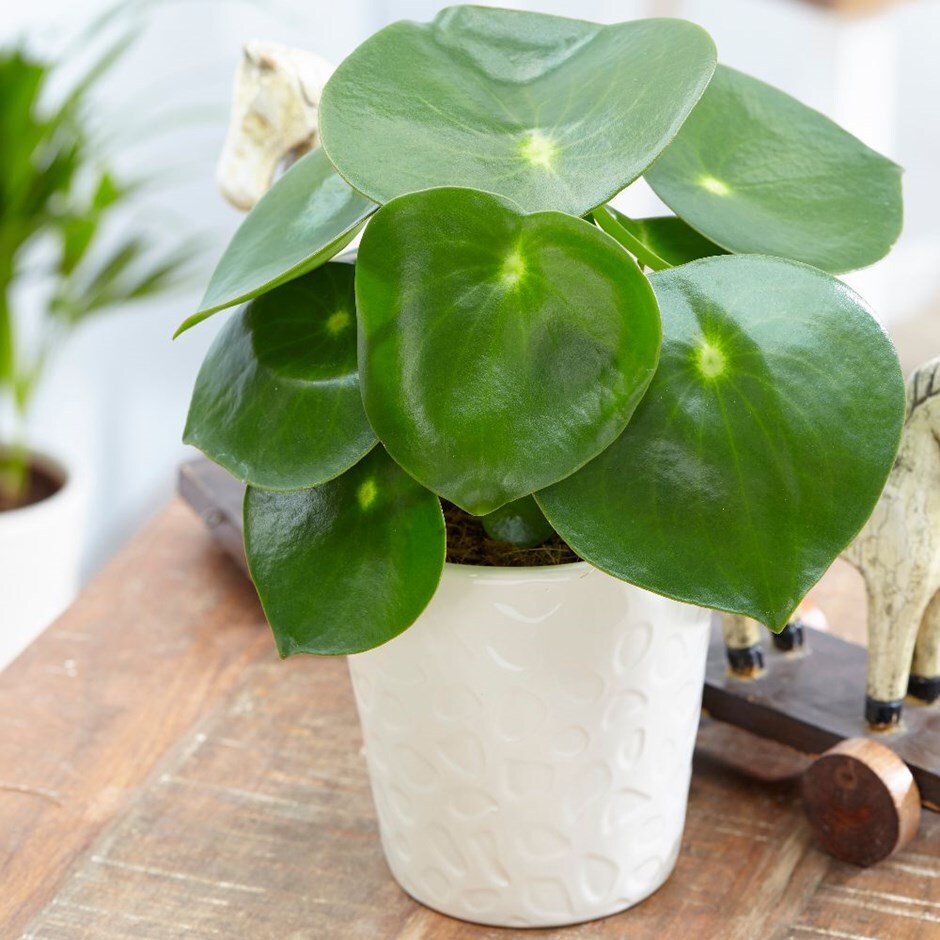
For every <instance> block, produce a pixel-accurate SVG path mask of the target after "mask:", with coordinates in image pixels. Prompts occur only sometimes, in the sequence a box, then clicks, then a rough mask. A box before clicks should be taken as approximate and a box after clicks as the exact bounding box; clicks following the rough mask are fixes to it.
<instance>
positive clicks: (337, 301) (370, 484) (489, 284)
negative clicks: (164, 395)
mask: <svg viewBox="0 0 940 940" xmlns="http://www.w3.org/2000/svg"><path fill="white" fill-rule="evenodd" d="M320 134H321V139H322V149H318V150H315V151H313V152H312V153H310V154H309V155H307V156H306V157H304V158H302V159H301V160H300V161H299V162H298V163H297V164H295V165H294V166H293V167H292V168H291V169H290V170H288V171H287V172H286V173H285V174H284V176H283V177H282V178H281V179H280V180H279V181H278V182H277V183H276V185H275V186H274V187H273V189H272V190H271V191H270V192H269V193H268V194H267V196H266V197H265V198H264V199H263V200H262V201H261V202H260V203H259V204H258V206H257V207H256V208H255V209H254V211H253V212H252V213H251V214H250V215H249V216H248V217H247V218H246V220H245V221H244V223H243V224H242V226H241V228H240V229H239V230H238V232H237V233H236V235H235V237H234V238H233V240H232V242H231V244H230V245H229V247H228V249H227V251H226V252H225V254H224V256H223V258H222V260H221V261H220V263H219V265H218V268H217V270H216V272H215V274H214V276H213V278H212V281H211V283H210V285H209V288H208V290H207V292H206V296H205V298H204V301H203V303H202V306H201V309H200V310H199V311H198V312H197V313H195V314H194V315H193V316H192V317H190V318H189V320H187V321H186V323H184V325H183V327H181V330H182V329H185V328H186V327H188V326H190V325H192V324H194V323H196V322H198V321H199V320H201V319H203V318H205V317H207V316H209V315H210V314H211V313H213V312H215V311H217V310H221V309H223V308H225V307H230V306H233V305H235V304H244V306H242V307H241V308H240V309H239V310H238V311H237V312H236V313H235V314H234V316H233V317H232V319H231V320H230V322H229V323H228V324H227V325H226V327H225V328H224V329H223V330H222V332H221V333H220V335H219V337H218V339H217V341H216V343H215V345H214V347H213V348H212V350H211V351H210V353H209V356H208V358H207V360H206V362H205V365H204V367H203V369H202V371H201V373H200V375H199V378H198V380H197V384H196V389H195V393H194V396H193V402H192V407H191V410H190V414H189V420H188V423H187V430H186V439H187V440H188V441H189V442H191V443H193V444H195V445H197V446H199V447H200V448H202V449H203V450H204V451H205V452H206V453H207V454H208V455H209V456H210V457H212V458H213V459H215V460H216V461H217V462H218V463H220V464H221V465H222V466H224V467H226V468H227V469H229V470H230V471H231V472H232V473H233V474H235V475H236V476H238V477H239V478H240V479H242V480H244V481H246V482H247V483H248V484H249V487H248V490H247V496H246V501H245V536H246V550H247V554H248V559H249V564H250V567H251V571H252V575H253V577H254V580H255V583H256V585H257V587H258V591H259V593H260V596H261V599H262V601H263V603H264V606H265V610H266V612H267V614H268V618H269V620H270V622H271V625H272V627H273V629H274V633H275V636H276V638H277V642H278V646H279V649H280V651H281V653H282V654H284V655H287V654H291V653H295V652H311V653H346V652H355V651H359V650H363V649H368V648H370V647H372V646H375V645H377V644H380V643H382V642H384V641H386V640H388V639H390V638H392V637H394V636H395V635H397V634H398V633H400V632H401V631H403V630H404V629H405V628H407V627H408V626H409V625H410V624H411V623H412V622H413V621H414V620H415V618H416V617H417V616H418V615H419V614H420V612H421V610H422V609H423V608H424V606H425V605H426V604H427V602H428V601H429V600H430V598H431V596H432V595H433V593H434V591H435V589H436V587H437V584H438V580H439V578H440V575H441V570H442V566H443V564H444V560H445V553H446V549H445V539H446V535H445V525H444V520H443V516H442V512H441V503H440V498H444V499H446V500H449V501H450V502H451V503H453V504H455V505H456V506H458V507H460V508H461V509H463V510H465V511H467V512H469V513H471V514H473V515H476V516H483V517H484V520H485V522H486V523H487V529H488V531H490V532H491V534H494V533H495V534H497V535H499V536H501V537H503V538H508V539H513V540H516V541H518V542H519V543H520V544H532V541H534V540H535V541H537V540H539V539H542V538H545V537H546V536H547V535H550V534H552V532H553V531H555V532H557V533H558V534H559V535H561V537H562V538H563V539H564V540H565V541H566V542H567V543H568V544H569V545H570V546H571V547H572V548H573V549H574V550H575V551H576V552H577V553H578V554H579V555H580V556H581V557H582V558H584V559H585V560H587V561H588V562H590V563H592V564H593V565H595V566H597V567H598V568H600V569H602V570H604V571H606V572H609V573H610V574H612V575H614V576H615V577H617V578H620V579H623V580H625V581H629V582H632V583H635V584H638V585H640V586H642V587H645V588H648V589H650V590H652V591H655V592H658V593H661V594H664V595H667V596H670V597H674V598H677V599H679V600H683V601H688V602H691V603H694V604H699V605H702V606H707V607H714V608H718V609H722V610H728V611H733V612H738V613H742V614H747V615H750V616H752V617H755V618H756V619H758V620H761V621H763V622H765V623H767V624H769V625H770V626H772V627H774V628H780V627H782V626H783V625H784V623H785V622H786V621H787V619H788V616H789V615H790V614H791V612H792V610H793V609H794V607H795V606H796V604H797V603H798V602H799V600H800V599H801V598H802V597H803V595H804V594H805V593H806V591H807V590H808V589H809V588H810V587H811V586H812V585H813V584H814V583H815V581H816V580H817V579H818V578H819V577H820V576H821V574H822V573H823V572H824V571H825V570H826V568H827V567H828V566H829V564H830V563H831V562H832V560H833V559H834V558H835V556H836V555H837V554H838V553H839V552H840V551H841V550H842V549H843V548H844V546H845V545H846V544H847V543H848V542H849V541H850V540H851V538H852V537H853V536H854V535H855V534H856V532H857V531H858V530H859V529H860V528H861V526H862V525H863V523H864V522H865V520H866V518H867V517H868V515H869V513H870V512H871V510H872V508H873V506H874V505H875V502H876V501H877V499H878V496H879V493H880V491H881V489H882V487H883V485H884V482H885V479H886V476H887V473H888V471H889V469H890V467H891V464H892V461H893V460H894V457H895V453H896V450H897V445H898V439H899V435H900V430H901V425H902V421H903V418H904V390H903V383H902V378H901V374H900V370H899V366H898V362H897V358H896V355H895V352H894V349H893V347H892V345H891V343H890V341H889V340H888V338H887V337H886V335H885V333H884V332H883V330H882V329H881V328H880V327H879V325H878V324H877V323H876V321H875V320H874V319H873V318H872V316H871V314H870V312H869V311H868V309H867V307H866V306H865V304H864V302H863V301H862V300H861V299H860V298H859V297H858V296H856V295H855V294H854V293H853V292H852V291H851V290H850V289H849V288H848V287H846V286H845V284H843V283H842V282H841V281H839V280H838V279H837V278H836V277H834V276H833V275H834V274H837V273H841V272H845V271H848V270H851V269H854V268H858V267H861V266H864V265H867V264H870V263H871V262H873V261H875V260H877V259H879V258H881V257H882V256H883V255H884V254H886V253H887V251H888V249H889V248H890V246H891V244H892V243H893V242H894V240H895V239H896V237H897V235H898V232H899V229H900V224H901V195H900V170H899V168H898V167H897V166H896V165H894V164H893V163H892V162H891V161H889V160H887V159H886V158H884V157H882V156H880V155H878V154H877V153H874V152H873V151H872V150H870V149H869V148H868V147H866V146H865V145H864V144H862V143H861V142H860V141H858V140H857V139H856V138H854V137H852V136H851V135H850V134H848V133H847V132H845V131H844V130H842V129H840V128H839V127H837V126H836V125H835V124H833V123H832V122H831V121H829V120H828V119H827V118H825V117H823V116H822V115H820V114H818V113H817V112H815V111H812V110H810V109H809V108H807V107H805V106H804V105H802V104H800V103H799V102H797V101H795V100H793V99H792V98H790V97H788V96H787V95H785V94H783V93H782V92H780V91H777V90H775V89H773V88H770V87H768V86H767V85H764V84H763V83H761V82H759V81H757V80H756V79H754V78H750V77H749V76H747V75H744V74H741V73H740V72H736V71H733V70H731V69H728V68H725V67H723V66H717V67H716V55H715V48H714V45H713V44H712V41H711V39H710V38H709V37H708V35H707V34H706V33H705V32H704V31H703V30H702V29H700V28H699V27H697V26H695V25H693V24H691V23H687V22H684V21H680V20H669V19H662V20H646V21H639V22H630V23H622V24H618V25H613V26H599V25H595V24H592V23H585V22H580V21H576V20H569V19H561V18H557V17H551V16H543V15H539V14H534V13H521V12H515V11H508V10H499V9H485V8H477V7H454V8H451V9H448V10H445V11H444V12H443V13H441V14H440V15H439V16H438V17H437V18H436V19H435V20H434V22H432V23H430V24H426V25H424V24H417V23H411V22H400V23H395V24H393V25H391V26H389V27H387V28H386V29H383V30H381V31H380V32H379V33H377V34H376V35H374V36H373V37H372V38H371V39H369V40H367V41H366V42H365V43H364V44H363V45H361V46H360V47H359V48H358V49H356V50H355V51H354V52H353V53H352V55H350V56H349V58H347V59H346V60H345V61H344V62H343V63H342V64H341V65H340V66H339V68H338V69H337V71H336V72H335V74H334V75H333V77H332V78H331V79H330V81H329V83H328V84H327V86H326V88H325V90H324V93H323V96H322V102H321V108H320ZM640 176H644V177H645V178H646V180H647V181H648V183H649V184H650V185H651V186H652V187H653V189H654V190H655V191H656V193H658V195H659V196H660V197H661V198H662V200H663V201H664V202H665V203H666V204H667V205H668V206H669V207H670V209H672V210H673V212H674V213H675V216H673V217H667V218H652V219H638V220H634V219H630V218H628V217H626V216H624V215H622V214H621V213H619V212H617V211H615V210H613V209H612V208H610V207H609V206H608V205H607V203H608V201H609V200H610V199H611V198H612V197H613V196H615V195H616V194H617V193H619V192H621V191H622V190H624V189H625V188H626V187H627V186H629V185H630V183H632V182H633V181H634V180H636V179H638V178H639V177H640ZM363 226H365V231H364V233H363V236H362V241H361V244H360V246H359V249H358V254H357V256H356V259H355V263H354V264H348V263H344V262H331V261H330V260H329V259H331V258H333V257H334V256H336V255H337V254H338V253H339V252H340V250H341V249H342V248H343V247H344V246H345V245H347V244H348V243H349V242H350V240H351V239H352V238H353V236H354V235H355V234H356V233H357V232H358V231H359V230H360V229H361V228H362V227H363ZM246 302H247V303H246ZM543 514H544V515H543ZM546 519H547V521H546Z"/></svg>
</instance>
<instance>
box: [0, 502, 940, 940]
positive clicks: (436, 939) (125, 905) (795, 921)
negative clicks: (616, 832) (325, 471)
mask: <svg viewBox="0 0 940 940" xmlns="http://www.w3.org/2000/svg"><path fill="white" fill-rule="evenodd" d="M805 761H806V758H805V757H803V756H802V755H800V754H798V753H796V752H790V751H788V750H787V749H785V748H782V747H781V746H779V745H775V744H772V743H771V742H769V741H765V740H762V739H758V738H754V737H753V736H751V735H749V734H748V733H746V732H744V731H741V730H739V729H737V728H734V727H732V726H730V725H727V724H722V723H720V722H715V721H710V720H707V719H706V720H705V721H703V723H702V726H701V728H700V730H699V737H698V743H697V746H696V756H695V766H694V773H693V775H692V787H691V792H690V798H689V810H688V816H687V822H686V828H685V833H684V836H683V841H682V852H681V855H680V857H679V861H678V864H677V867H676V870H675V872H674V874H673V876H672V877H671V878H670V880H669V881H668V882H667V883H666V885H665V886H664V887H663V888H662V889H661V890H660V891H658V892H657V893H656V894H655V895H653V896H652V897H651V898H649V899H648V900H646V901H644V902H643V903H642V904H640V905H638V906H637V907H636V908H634V909H632V910H630V911H627V912H626V913H624V914H621V915H618V916H615V917H611V918H608V919H607V920H603V921H597V922H595V923H590V924H584V925H581V926H577V927H572V928H567V929H564V930H547V931H515V930H496V929H490V928H485V927H475V926H473V925H471V924H463V923H460V922H458V921H455V920H451V919H449V918H447V917H442V916H441V915H439V914H435V913H434V912H433V911H430V910H427V909H426V908H423V907H421V906H420V905H418V904H416V903H415V902H414V901H412V900H411V899H410V898H409V897H408V896H407V895H406V894H404V892H402V891H401V890H400V889H399V888H398V887H397V885H396V884H395V882H394V881H393V880H392V877H391V875H390V874H389V872H388V869H387V868H386V867H385V863H384V861H383V858H382V849H381V845H380V843H379V836H378V832H377V830H376V824H375V813H374V810H373V807H372V802H371V798H370V795H369V784H368V777H367V773H366V766H365V761H364V760H363V756H362V737H361V734H360V731H359V726H358V722H357V720H356V712H355V705H354V700H353V694H352V689H351V687H350V682H349V676H348V672H347V669H346V663H345V661H344V659H343V658H342V657H325V658H314V657H296V658H293V659H290V660H287V661H285V662H280V661H278V659H277V655H276V653H275V651H274V644H273V642H272V640H271V637H270V633H269V631H268V629H267V627H266V626H265V623H264V619H263V617H262V615H261V611H260V609H259V607H258V605H257V603H256V602H255V600H254V598H253V597H252V592H251V590H250V587H249V585H248V584H247V582H246V580H245V578H244V576H243V575H242V574H241V572H240V571H239V570H238V569H237V568H236V567H235V566H234V565H233V564H232V563H231V561H230V560H229V559H228V558H227V557H226V555H225V554H224V553H223V552H222V550H221V549H219V548H218V547H217V546H216V545H215V544H214V543H213V539H212V538H211V536H210V534H209V533H208V532H207V531H206V529H205V527H204V526H203V525H202V523H201V522H200V520H199V519H198V518H197V517H196V516H195V515H194V514H193V513H192V512H190V511H189V510H188V509H187V508H186V507H185V506H183V505H182V504H181V503H176V504H174V505H172V506H170V507H169V508H168V509H167V510H165V511H164V512H163V513H162V514H161V515H160V516H159V517H158V518H157V519H156V520H155V521H154V522H153V523H152V524H151V525H150V526H149V527H148V528H147V529H146V530H145V531H144V532H143V533H142V534H141V535H140V536H139V537H138V538H137V539H135V540H134V542H133V543H132V544H131V545H129V546H128V547H127V548H126V549H125V550H124V551H123V552H122V553H121V554H120V555H119V556H118V558H116V559H115V560H114V562H113V563H112V564H111V565H110V566H109V567H108V568H107V569H106V570H105V571H104V572H102V573H101V574H100V575H99V576H98V577H97V578H96V579H95V580H94V582H93V583H92V584H91V585H89V586H88V587H87V588H86V589H85V590H84V591H83V593H82V595H81V597H80V598H79V600H78V602H77V603H76V604H75V605H74V606H73V607H72V608H71V609H70V610H69V611H68V612H67V613H66V614H65V615H64V616H63V617H62V618H61V619H60V620H59V621H57V622H56V623H55V624H53V625H52V626H51V627H50V628H49V629H48V630H47V631H46V632H45V633H44V634H43V636H41V637H40V638H39V639H38V640H37V641H36V642H35V643H34V644H33V645H32V646H30V648H29V649H28V650H27V651H26V652H25V653H24V654H23V655H22V656H21V657H20V658H19V659H18V660H17V661H16V662H15V663H13V664H11V665H10V666H9V667H8V668H7V670H6V671H4V672H2V673H0V885H2V890H0V938H3V940H17V938H19V940H181V938H184V937H185V938H186V940H220V938H222V940H360V938H361V940H508V938H518V940H535V938H538V940H542V938H544V940H556V938H557V940H622V938H624V937H629V938H631V940H665V938H676V937H679V938H682V937H688V938H694V940H755V938H761V940H814V938H816V940H826V938H833V937H843V938H849V937H850V938H854V940H895V938H904V940H936V938H937V937H938V936H940V817H937V816H934V815H933V814H925V817H924V819H923V822H922V825H921V832H920V835H919V836H918V837H917V838H916V839H915V840H914V842H912V843H911V844H910V845H909V846H908V847H907V848H906V849H905V850H903V851H902V852H900V853H898V854H897V855H895V856H893V857H892V858H890V859H888V860H887V861H885V862H883V863H881V864H880V865H877V866H875V867H874V868H870V869H865V870H861V869H858V868H855V867H853V866H851V865H846V864H844V863H841V862H837V861H835V860H834V859H832V858H829V857H828V856H827V855H825V854H823V853H822V852H821V851H819V850H818V849H816V848H815V847H814V844H813V839H812V834H811V832H810V829H809V826H808V825H807V823H806V822H805V820H804V818H803V814H802V810H801V807H800V801H799V793H798V789H799V788H798V786H797V782H796V778H795V776H794V775H796V774H799V772H800V771H801V770H802V767H803V766H804V765H805ZM755 778H760V782H757V781H756V780H755Z"/></svg>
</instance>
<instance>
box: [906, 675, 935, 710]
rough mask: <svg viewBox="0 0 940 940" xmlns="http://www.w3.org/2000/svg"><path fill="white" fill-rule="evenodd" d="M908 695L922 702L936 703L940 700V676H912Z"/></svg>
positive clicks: (908, 684)
mask: <svg viewBox="0 0 940 940" xmlns="http://www.w3.org/2000/svg"><path fill="white" fill-rule="evenodd" d="M907 694H908V695H911V696H913V697H914V698H916V699H920V700H921V701H922V702H927V703H928V704H930V703H931V702H936V701H937V699H938V698H940V676H911V678H910V679H909V680H908V683H907Z"/></svg>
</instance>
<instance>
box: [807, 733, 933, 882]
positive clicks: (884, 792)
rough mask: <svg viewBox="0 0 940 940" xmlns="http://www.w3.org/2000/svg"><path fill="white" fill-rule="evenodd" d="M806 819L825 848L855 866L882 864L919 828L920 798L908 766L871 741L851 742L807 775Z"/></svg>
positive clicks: (829, 754)
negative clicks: (881, 862) (882, 861)
mask: <svg viewBox="0 0 940 940" xmlns="http://www.w3.org/2000/svg"><path fill="white" fill-rule="evenodd" d="M803 803H804V806H805V808H806V815H807V817H808V819H809V821H810V824H811V825H812V827H813V831H814V833H815V835H816V838H817V839H818V841H819V843H820V844H821V845H822V847H823V848H824V849H825V850H826V851H827V852H828V853H829V854H830V855H833V856H835V857H836V858H839V859H842V860H843V861H846V862H852V863H853V864H855V865H862V866H868V865H873V864H875V862H880V861H881V860H882V859H885V858H887V857H888V856H889V855H891V854H892V853H894V852H896V851H897V850H898V849H900V848H902V847H903V846H904V845H906V844H907V843H908V842H910V840H911V839H912V838H913V837H914V836H915V834H916V833H917V828H918V826H919V825H920V793H919V791H918V789H917V784H916V783H915V782H914V777H913V776H912V774H911V771H910V769H909V768H908V766H907V764H905V763H904V761H902V760H901V758H900V757H898V756H897V754H895V753H894V751H892V750H891V748H889V747H886V746H885V745H884V744H881V743H879V742H878V741H874V740H872V739H871V738H849V739H848V740H846V741H842V742H841V743H840V744H837V745H836V746H835V747H833V748H830V749H829V750H828V751H826V753H825V754H823V755H821V756H820V757H818V758H817V759H816V760H815V761H814V762H813V764H812V765H811V766H810V768H809V769H808V770H807V771H806V773H805V774H804V775H803Z"/></svg>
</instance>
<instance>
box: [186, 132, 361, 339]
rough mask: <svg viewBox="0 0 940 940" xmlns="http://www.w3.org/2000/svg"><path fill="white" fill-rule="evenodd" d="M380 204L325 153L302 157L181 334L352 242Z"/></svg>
mask: <svg viewBox="0 0 940 940" xmlns="http://www.w3.org/2000/svg"><path fill="white" fill-rule="evenodd" d="M375 209H376V206H375V204H374V203H372V202H370V201H369V200H368V199H366V198H365V197H364V196H362V195H360V194H359V193H357V192H356V191H355V190H353V189H350V187H349V185H348V184H347V183H346V181H345V180H344V179H343V178H342V177H341V176H339V175H338V174H337V172H336V170H334V169H333V166H332V164H331V163H330V161H329V160H328V159H327V158H326V154H324V152H323V150H322V149H320V148H319V147H318V148H317V149H316V150H313V151H311V152H310V153H308V154H306V155H304V156H303V157H301V158H300V159H299V160H298V161H297V162H296V163H295V164H294V165H293V166H292V167H291V168H290V169H289V170H288V171H287V172H286V173H285V174H284V175H283V176H282V177H281V178H280V179H279V180H278V181H277V182H276V183H275V184H274V185H273V186H272V187H271V189H270V190H268V192H267V193H265V194H264V196H263V197H262V199H261V201H260V202H259V203H258V205H256V206H255V207H254V209H252V210H251V212H249V213H248V215H247V216H246V217H245V220H244V222H242V224H241V225H240V226H239V228H238V230H237V231H236V232H235V235H234V236H233V237H232V240H231V241H230V242H229V244H228V247H227V248H226V249H225V254H223V255H222V259H221V261H219V263H218V265H216V269H215V271H214V272H213V273H212V279H211V280H210V282H209V286H208V287H207V288H206V293H205V296H204V297H203V298H202V302H201V303H200V304H199V310H198V311H196V313H194V314H193V315H192V316H191V317H189V318H188V319H186V320H184V321H183V324H182V325H181V326H180V328H179V329H178V330H177V331H176V335H177V336H179V334H180V333H182V332H184V331H185V330H188V329H189V328H190V327H191V326H195V325H196V324H197V323H201V322H202V321H203V320H205V319H206V317H209V316H211V315H212V314H213V313H215V312H216V311H218V310H222V309H224V308H225V307H231V306H234V305H235V304H240V303H244V302H245V301H246V300H251V298H252V297H257V296H258V295H259V294H263V293H265V291H269V290H271V289H272V288H274V287H277V286H278V284H283V283H284V282H285V281H289V280H291V279H292V278H295V277H299V276H300V275H301V274H304V273H305V272H307V271H312V270H313V269H314V268H315V267H317V266H318V265H321V264H323V263H324V262H325V261H329V260H330V258H332V257H333V256H334V255H336V254H337V253H338V252H339V251H340V250H342V248H344V247H345V246H346V245H348V244H349V242H351V241H352V239H353V237H354V236H355V234H356V232H357V231H358V230H359V228H360V227H361V225H362V223H363V221H365V219H367V218H368V217H369V215H370V213H372V212H374V211H375Z"/></svg>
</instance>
